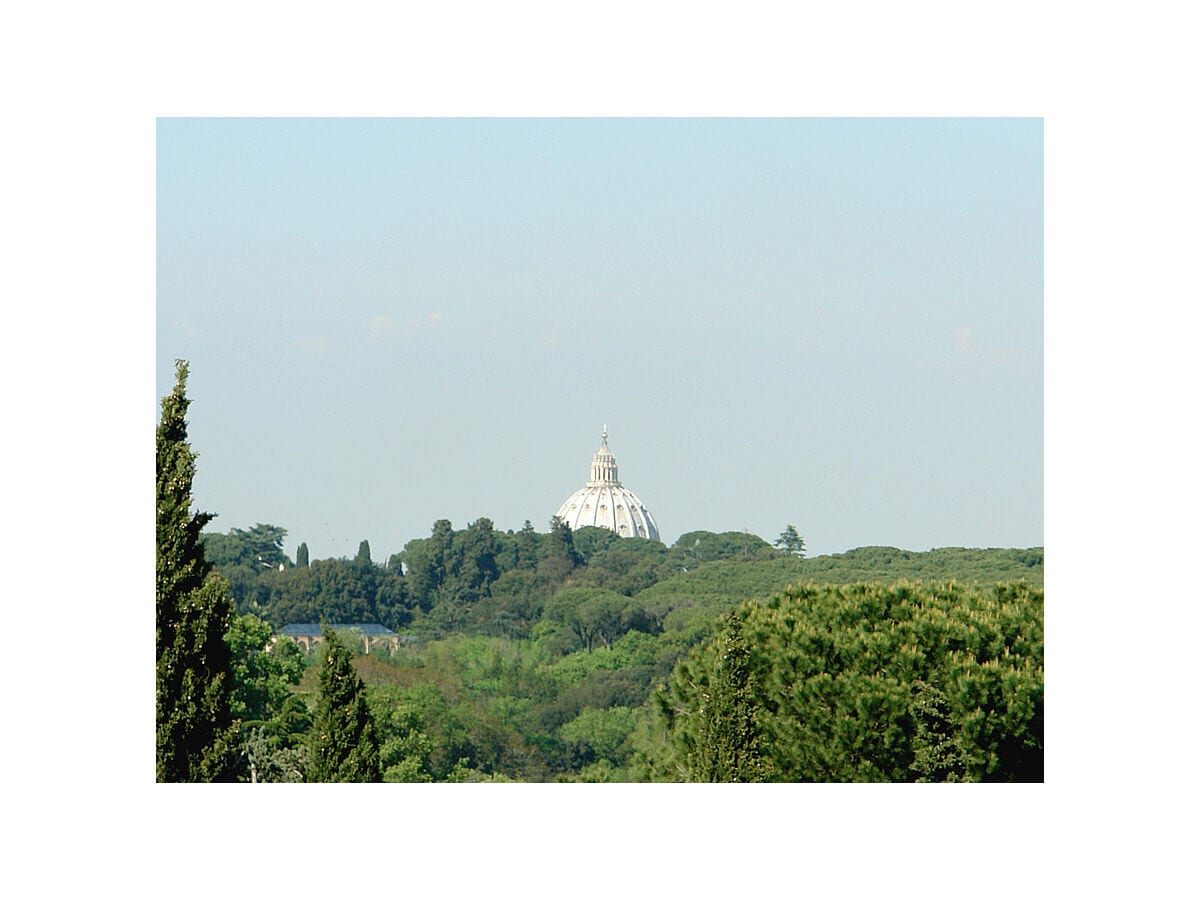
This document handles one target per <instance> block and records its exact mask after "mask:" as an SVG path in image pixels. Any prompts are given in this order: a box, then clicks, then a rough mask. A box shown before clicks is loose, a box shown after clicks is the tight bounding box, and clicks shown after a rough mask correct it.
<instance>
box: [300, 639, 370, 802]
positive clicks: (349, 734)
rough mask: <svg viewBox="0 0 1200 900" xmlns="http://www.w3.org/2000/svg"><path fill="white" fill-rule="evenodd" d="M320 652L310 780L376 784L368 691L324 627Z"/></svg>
mask: <svg viewBox="0 0 1200 900" xmlns="http://www.w3.org/2000/svg"><path fill="white" fill-rule="evenodd" d="M321 649H322V654H321V658H322V663H321V672H320V675H319V677H318V684H319V688H320V693H319V695H318V698H317V711H316V715H315V716H314V717H313V730H312V736H311V740H310V744H309V752H308V780H309V781H380V780H382V773H381V771H380V767H379V743H378V740H377V738H376V734H375V720H374V718H373V717H372V716H371V710H370V709H369V707H368V706H367V697H366V688H365V686H364V685H363V683H362V680H361V679H360V678H359V677H358V675H356V674H355V672H354V667H353V666H351V664H350V651H349V650H348V649H346V645H345V644H343V643H342V641H341V639H340V638H339V637H338V636H337V634H336V633H335V632H334V631H333V629H331V628H329V627H328V626H323V627H322V628H321Z"/></svg>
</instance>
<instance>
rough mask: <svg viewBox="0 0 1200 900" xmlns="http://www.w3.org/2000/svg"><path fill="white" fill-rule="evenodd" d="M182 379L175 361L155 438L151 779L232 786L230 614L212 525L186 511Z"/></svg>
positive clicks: (182, 365)
mask: <svg viewBox="0 0 1200 900" xmlns="http://www.w3.org/2000/svg"><path fill="white" fill-rule="evenodd" d="M187 375H188V366H187V362H186V361H184V360H176V361H175V388H174V390H173V391H172V392H171V393H170V395H168V396H166V397H164V398H163V400H162V416H161V419H160V421H159V425H158V430H157V434H156V438H155V456H156V469H157V479H156V480H157V503H156V523H157V524H156V534H155V537H156V559H155V643H156V648H157V657H156V666H155V710H156V741H155V744H156V756H155V774H156V778H157V780H158V781H230V780H233V779H234V778H235V773H236V766H237V734H236V728H235V727H234V722H233V716H232V712H231V709H230V692H231V689H232V681H231V676H230V666H231V657H230V650H229V646H228V645H227V644H226V643H225V632H226V631H228V630H229V626H230V623H231V621H232V617H233V607H232V603H231V601H230V598H229V592H228V587H227V585H226V583H225V581H224V579H222V578H221V577H220V575H218V574H216V573H214V572H212V570H211V566H210V565H209V564H208V563H207V562H206V561H205V558H204V550H203V548H202V546H201V544H200V530H201V529H202V528H203V527H204V526H205V525H206V524H207V523H208V522H210V521H212V519H213V516H212V514H210V513H205V512H193V511H192V479H193V478H194V476H195V472H196V454H195V453H193V452H192V449H191V445H190V444H189V443H188V440H187V422H186V415H187V409H188V405H189V404H190V401H189V400H188V399H187Z"/></svg>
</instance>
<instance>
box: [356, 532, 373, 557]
mask: <svg viewBox="0 0 1200 900" xmlns="http://www.w3.org/2000/svg"><path fill="white" fill-rule="evenodd" d="M354 561H355V562H357V563H369V562H370V561H371V545H370V543H369V542H368V541H367V540H366V539H365V538H364V539H363V540H362V542H361V543H359V545H358V555H357V556H355V557H354Z"/></svg>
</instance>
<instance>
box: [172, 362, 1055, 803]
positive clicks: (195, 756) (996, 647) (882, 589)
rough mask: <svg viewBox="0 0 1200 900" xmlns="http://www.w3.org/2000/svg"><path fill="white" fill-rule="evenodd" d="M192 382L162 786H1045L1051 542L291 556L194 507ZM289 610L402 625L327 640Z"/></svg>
mask: <svg viewBox="0 0 1200 900" xmlns="http://www.w3.org/2000/svg"><path fill="white" fill-rule="evenodd" d="M185 379H186V367H184V369H183V370H182V374H181V378H180V384H179V385H177V388H176V393H175V394H173V395H172V397H171V398H167V399H165V400H164V421H163V424H162V425H160V429H159V438H160V439H159V446H160V452H159V496H160V503H159V566H158V568H159V623H160V625H159V664H158V671H159V690H158V696H159V704H158V705H159V780H241V781H257V782H263V781H338V780H342V781H345V780H349V781H380V780H382V781H426V782H442V781H583V782H601V781H987V780H1009V781H1011V780H1020V781H1029V780H1035V781H1036V780H1041V778H1042V753H1043V747H1042V740H1043V722H1042V716H1043V712H1042V710H1043V664H1044V660H1043V652H1044V651H1043V590H1042V586H1043V571H1044V554H1043V551H1042V549H1041V548H1031V549H1023V550H1011V549H989V550H980V549H965V548H944V549H938V550H931V551H928V552H912V551H905V550H899V549H896V548H890V547H863V548H859V549H857V550H853V551H850V552H848V553H843V554H835V555H830V556H821V557H815V558H812V559H807V558H805V556H804V542H803V539H802V538H800V536H799V535H798V534H797V533H796V531H795V529H794V528H793V527H792V526H787V528H786V529H785V530H784V531H783V533H782V534H781V535H780V536H779V539H778V540H776V541H775V542H774V543H768V542H767V541H766V540H764V539H763V538H761V537H758V536H755V535H751V534H746V533H742V532H725V533H721V534H716V533H712V532H707V531H696V532H690V533H688V534H684V535H682V536H681V537H680V538H679V539H678V540H677V541H676V542H675V543H674V544H673V545H672V546H670V547H668V546H666V545H664V544H662V543H659V542H657V541H650V540H646V539H641V538H620V537H618V536H617V535H615V534H614V533H612V532H609V531H607V530H604V529H600V528H583V529H580V530H579V531H575V532H573V531H572V530H571V529H570V528H569V527H568V526H567V525H566V524H565V523H563V522H561V521H559V520H557V519H553V520H551V522H550V523H549V529H548V531H547V532H545V533H540V532H538V531H537V530H536V529H535V528H534V527H533V526H532V524H531V523H529V522H526V523H525V526H524V527H523V528H522V529H521V530H520V531H516V532H513V531H503V532H501V531H498V530H496V529H495V528H494V526H493V524H492V522H491V521H490V520H488V519H486V518H481V519H478V520H476V521H475V522H471V523H469V524H468V525H467V526H466V527H465V528H461V529H455V528H454V527H453V525H452V524H451V523H450V522H449V521H447V520H438V521H437V522H435V523H433V526H432V528H431V531H430V534H429V536H428V537H422V538H416V539H414V540H411V541H409V542H408V543H407V544H406V545H405V547H404V548H403V550H401V551H400V552H399V553H395V554H393V555H391V556H390V557H388V559H387V560H386V561H385V562H376V561H375V560H373V559H372V556H371V550H370V546H369V544H368V542H367V541H365V540H364V541H363V542H362V543H361V544H360V546H359V550H358V553H357V554H356V556H355V557H354V558H353V559H345V558H339V559H326V560H311V561H310V560H309V558H308V550H307V547H306V546H305V545H304V544H301V545H300V546H299V548H298V550H297V553H296V558H295V559H291V558H289V557H288V556H287V555H286V554H285V553H284V552H283V549H282V548H283V542H284V539H285V537H286V536H287V531H286V530H285V529H284V528H283V527H281V526H278V525H269V524H262V523H259V524H256V525H254V526H252V527H249V528H246V529H239V528H234V529H231V530H229V531H228V532H225V533H217V532H203V531H202V529H203V527H204V525H206V524H207V523H208V522H209V521H210V519H211V517H210V516H208V514H204V513H191V512H190V474H191V470H190V468H189V466H190V465H191V460H192V459H193V457H194V454H191V452H190V448H189V447H188V446H187V444H186V428H184V427H183V422H182V413H183V411H184V410H186V399H185V398H184V396H183V385H184V384H185ZM164 466H166V471H164ZM164 496H166V500H164ZM164 511H165V512H166V513H168V514H169V515H166V517H164ZM177 573H184V574H185V575H186V579H181V578H178V577H176V574H177ZM291 623H335V624H336V623H342V624H352V625H382V626H385V627H387V628H390V629H393V630H395V631H397V632H399V633H401V634H402V635H403V636H404V641H403V642H402V643H401V644H400V646H399V648H398V649H395V650H390V649H384V648H379V649H375V650H373V651H372V652H370V653H362V652H361V644H360V643H359V642H358V641H356V640H354V635H353V634H341V635H339V634H337V633H335V632H334V631H332V630H331V629H329V628H325V631H324V640H323V641H322V642H321V643H320V644H318V645H316V646H315V647H313V649H312V650H311V651H309V652H307V653H305V652H302V650H301V649H300V648H299V647H298V646H297V645H296V644H295V643H293V642H292V641H290V640H288V639H286V638H276V637H275V633H276V632H277V631H278V630H279V629H280V628H282V627H283V626H286V625H288V624H291ZM355 648H358V649H357V650H356V649H355ZM200 688H202V689H200ZM196 697H199V698H200V699H201V700H202V702H197V701H196V700H195V698H196ZM181 698H190V699H187V700H186V702H185V700H183V699H181ZM180 748H183V750H181V749H180Z"/></svg>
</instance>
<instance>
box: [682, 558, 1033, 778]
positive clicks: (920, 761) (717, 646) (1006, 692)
mask: <svg viewBox="0 0 1200 900" xmlns="http://www.w3.org/2000/svg"><path fill="white" fill-rule="evenodd" d="M736 613H737V616H738V617H739V619H740V622H741V630H742V633H743V634H744V635H745V640H744V646H745V648H746V655H745V657H744V659H745V661H746V663H747V665H748V670H747V671H748V677H746V678H745V679H744V681H743V679H741V678H733V679H732V681H731V682H730V683H731V684H733V685H737V684H739V683H744V684H745V686H746V693H745V697H746V698H747V700H748V701H749V703H750V705H751V706H752V708H753V711H754V712H755V714H756V715H757V727H758V728H759V729H760V731H761V734H763V735H764V736H765V738H766V740H765V741H764V743H763V745H762V749H761V752H762V756H763V758H764V759H765V760H766V762H767V764H768V765H769V766H770V777H771V778H772V779H773V780H778V781H825V782H829V781H916V780H921V781H933V780H937V781H943V780H945V781H1040V780H1042V773H1043V765H1042V762H1043V731H1044V722H1043V719H1044V713H1043V706H1044V687H1043V677H1042V670H1043V662H1044V641H1043V594H1042V592H1041V591H1040V590H1036V589H1034V588H1031V587H1030V586H1029V585H1027V584H1025V583H1023V582H1011V583H1008V584H996V585H993V586H991V587H987V588H985V587H972V586H968V585H962V584H958V583H954V582H947V583H928V584H908V583H905V582H897V583H895V584H893V585H888V586H885V585H880V584H852V585H846V586H834V585H826V586H821V587H818V586H815V585H803V586H799V587H796V586H793V587H789V588H787V589H786V590H784V591H783V592H781V593H777V594H774V595H773V596H771V597H769V598H768V599H766V600H764V601H746V602H744V603H742V604H741V605H740V606H739V607H738V608H737V610H736ZM729 641H730V636H729V635H728V633H726V634H725V635H724V636H722V637H721V638H720V639H719V640H717V641H713V642H711V643H709V644H708V645H707V646H706V647H704V649H703V650H701V651H699V652H698V653H696V654H694V655H693V656H692V657H690V658H689V659H687V660H686V661H684V662H683V663H681V665H680V666H679V667H678V668H677V669H676V671H675V673H674V674H673V675H672V678H671V683H670V693H669V694H666V695H663V694H660V695H658V696H659V700H660V709H661V711H662V712H663V713H664V715H665V717H666V725H667V731H668V732H669V733H670V734H671V737H672V743H673V745H674V753H673V755H668V754H664V757H663V758H664V761H665V762H667V763H670V764H675V765H678V762H679V760H680V758H683V759H686V760H687V761H688V763H689V765H688V766H686V767H682V768H681V769H680V768H677V769H676V770H675V773H679V772H680V771H682V773H685V774H688V775H693V776H694V773H695V768H696V764H697V763H696V761H697V760H699V761H700V763H705V760H706V753H707V752H708V748H712V747H718V746H720V741H719V740H718V739H717V737H714V732H713V730H712V728H711V727H709V725H707V724H706V723H707V722H708V721H709V719H710V717H709V715H708V713H707V711H708V710H716V709H718V708H719V703H718V701H719V699H720V697H721V696H722V694H723V693H724V694H727V693H728V692H727V691H723V690H722V689H721V684H722V677H721V669H722V666H723V665H725V664H726V661H727V660H730V661H736V659H737V658H738V656H739V655H740V654H738V653H734V652H733V650H732V647H731V646H730V644H729ZM737 669H738V667H737V666H734V665H732V664H730V665H729V671H730V672H731V673H734V672H736V671H737ZM726 718H728V717H726ZM734 720H736V717H734ZM718 736H719V735H718ZM666 771H667V772H668V774H671V771H670V769H669V768H668V769H667V770H666ZM700 771H701V772H703V771H704V768H703V766H702V767H701V770H700Z"/></svg>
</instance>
